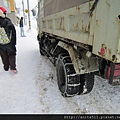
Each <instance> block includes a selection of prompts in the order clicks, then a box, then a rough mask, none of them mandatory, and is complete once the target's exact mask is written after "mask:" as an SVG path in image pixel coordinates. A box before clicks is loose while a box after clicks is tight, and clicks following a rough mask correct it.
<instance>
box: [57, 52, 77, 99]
mask: <svg viewBox="0 0 120 120" xmlns="http://www.w3.org/2000/svg"><path fill="white" fill-rule="evenodd" d="M56 71H57V80H58V87H59V90H60V92H61V94H62V95H63V96H64V97H71V96H75V95H77V94H79V82H78V83H76V81H75V82H74V79H73V78H72V77H70V76H69V75H71V74H74V73H75V70H74V67H73V65H72V63H71V59H70V57H69V56H65V55H64V54H60V55H59V56H58V59H57V61H56ZM74 84H78V86H74ZM72 85H73V86H72Z"/></svg>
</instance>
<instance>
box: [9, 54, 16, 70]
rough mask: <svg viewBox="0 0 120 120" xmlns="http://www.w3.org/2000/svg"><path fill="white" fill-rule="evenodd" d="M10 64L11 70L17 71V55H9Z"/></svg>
mask: <svg viewBox="0 0 120 120" xmlns="http://www.w3.org/2000/svg"><path fill="white" fill-rule="evenodd" d="M9 64H10V69H11V70H16V55H15V54H10V55H9Z"/></svg>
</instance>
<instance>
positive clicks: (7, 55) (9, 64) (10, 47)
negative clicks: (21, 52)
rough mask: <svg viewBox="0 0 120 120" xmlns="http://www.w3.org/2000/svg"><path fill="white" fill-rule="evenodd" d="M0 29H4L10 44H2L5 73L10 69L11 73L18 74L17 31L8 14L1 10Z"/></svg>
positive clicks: (0, 54)
mask: <svg viewBox="0 0 120 120" xmlns="http://www.w3.org/2000/svg"><path fill="white" fill-rule="evenodd" d="M0 27H3V28H4V30H5V32H6V34H7V36H8V38H9V39H10V43H8V44H5V45H2V44H0V56H1V59H2V63H3V68H4V70H5V71H8V70H9V69H10V70H11V72H13V73H15V74H17V73H18V71H17V69H16V29H15V26H14V25H13V23H12V22H11V20H10V19H9V18H7V17H6V13H4V11H2V9H1V8H0Z"/></svg>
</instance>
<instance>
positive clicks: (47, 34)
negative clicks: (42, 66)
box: [37, 0, 120, 97]
mask: <svg viewBox="0 0 120 120" xmlns="http://www.w3.org/2000/svg"><path fill="white" fill-rule="evenodd" d="M119 6H120V0H38V18H37V26H38V34H37V40H38V43H39V51H40V54H41V55H43V56H47V57H48V59H49V60H50V61H51V62H52V63H53V64H54V65H55V67H56V75H57V84H58V89H59V90H60V92H61V94H62V96H64V97H72V96H75V95H83V94H87V93H90V92H91V91H92V89H93V87H94V81H95V75H99V76H100V77H102V78H104V79H105V80H107V81H108V84H110V85H113V86H115V85H119V84H120V9H119Z"/></svg>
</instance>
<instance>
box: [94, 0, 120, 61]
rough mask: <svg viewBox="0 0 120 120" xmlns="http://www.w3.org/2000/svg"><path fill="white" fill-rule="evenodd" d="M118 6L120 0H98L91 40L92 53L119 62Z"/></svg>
mask: <svg viewBox="0 0 120 120" xmlns="http://www.w3.org/2000/svg"><path fill="white" fill-rule="evenodd" d="M119 6H120V0H99V3H98V5H97V9H96V19H95V33H94V42H93V53H94V54H96V55H98V56H100V57H103V58H106V59H108V60H110V61H112V62H115V63H118V62H120V16H119V15H120V9H119ZM101 48H102V49H101ZM101 50H102V51H101ZM102 52H105V53H104V54H103V53H102ZM101 53H102V54H101Z"/></svg>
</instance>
